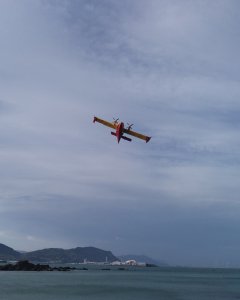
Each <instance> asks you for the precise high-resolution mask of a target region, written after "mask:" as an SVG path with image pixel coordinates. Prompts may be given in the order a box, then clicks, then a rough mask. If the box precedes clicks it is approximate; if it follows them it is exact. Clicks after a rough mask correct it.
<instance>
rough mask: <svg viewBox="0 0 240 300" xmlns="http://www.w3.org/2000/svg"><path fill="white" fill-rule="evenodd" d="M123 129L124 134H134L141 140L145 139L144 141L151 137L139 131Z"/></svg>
mask: <svg viewBox="0 0 240 300" xmlns="http://www.w3.org/2000/svg"><path fill="white" fill-rule="evenodd" d="M123 131H124V132H125V133H126V134H130V135H132V136H135V137H137V138H139V139H141V140H144V141H146V143H147V142H149V141H150V139H151V137H149V136H146V135H144V134H141V133H138V132H136V131H133V130H128V129H124V130H123Z"/></svg>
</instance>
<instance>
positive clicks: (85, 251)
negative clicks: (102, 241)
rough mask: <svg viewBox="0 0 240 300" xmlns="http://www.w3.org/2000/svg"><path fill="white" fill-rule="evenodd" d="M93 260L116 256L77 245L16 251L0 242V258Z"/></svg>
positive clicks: (109, 252) (57, 260) (59, 260)
mask: <svg viewBox="0 0 240 300" xmlns="http://www.w3.org/2000/svg"><path fill="white" fill-rule="evenodd" d="M85 259H86V260H87V261H93V262H105V261H106V260H107V261H108V262H112V261H115V260H117V258H116V257H115V256H114V255H113V254H112V252H111V251H105V250H101V249H98V248H95V247H77V248H73V249H68V250H64V249H61V248H49V249H42V250H37V251H31V252H23V251H21V252H18V251H16V250H14V249H12V248H10V247H8V246H6V245H4V244H0V260H29V261H35V262H50V261H55V262H59V263H79V262H83V261H84V260H85Z"/></svg>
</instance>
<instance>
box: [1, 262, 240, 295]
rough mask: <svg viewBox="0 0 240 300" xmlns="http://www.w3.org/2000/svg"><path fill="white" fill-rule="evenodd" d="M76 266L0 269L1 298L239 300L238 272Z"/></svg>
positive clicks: (198, 269) (230, 270) (239, 274)
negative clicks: (44, 269)
mask: <svg viewBox="0 0 240 300" xmlns="http://www.w3.org/2000/svg"><path fill="white" fill-rule="evenodd" d="M78 268H79V269H77V270H72V271H67V272H60V271H51V272H45V271H43V272H32V271H0V299H1V300H63V299H67V300H76V299H78V300H81V299H82V300H85V299H87V300H101V299H104V300H110V299H111V300H118V299H119V300H120V299H121V300H130V299H131V300H132V299H138V300H141V299H144V300H146V299H148V300H150V299H156V300H161V299H162V300H168V299H169V300H215V299H216V300H231V299H240V269H208V268H202V269H200V268H182V267H181V268H180V267H177V268H175V267H164V268H160V267H151V268H147V267H129V268H117V267H107V266H104V267H99V266H98V267H94V266H89V267H87V266H85V269H84V268H82V267H78Z"/></svg>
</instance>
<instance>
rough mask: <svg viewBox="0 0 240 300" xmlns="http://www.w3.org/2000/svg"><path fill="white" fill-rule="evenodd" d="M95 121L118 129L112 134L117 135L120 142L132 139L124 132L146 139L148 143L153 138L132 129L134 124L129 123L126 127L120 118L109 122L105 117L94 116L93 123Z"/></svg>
mask: <svg viewBox="0 0 240 300" xmlns="http://www.w3.org/2000/svg"><path fill="white" fill-rule="evenodd" d="M95 122H98V123H101V124H103V125H105V126H108V127H110V128H113V129H115V130H116V131H115V132H113V131H111V134H112V135H115V136H116V137H117V142H118V143H119V142H120V140H121V139H124V140H126V141H129V142H131V141H132V139H130V138H129V137H126V136H124V133H126V134H129V135H132V136H135V137H137V138H139V139H141V140H144V141H146V143H147V142H149V141H150V139H151V137H149V136H146V135H143V134H141V133H138V132H135V131H132V126H133V124H131V125H129V126H128V127H127V128H124V123H123V122H118V119H117V120H114V122H108V121H105V120H103V119H100V118H97V117H94V118H93V123H95Z"/></svg>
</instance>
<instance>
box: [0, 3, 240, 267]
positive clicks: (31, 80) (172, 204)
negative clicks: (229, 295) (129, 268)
mask: <svg viewBox="0 0 240 300" xmlns="http://www.w3.org/2000/svg"><path fill="white" fill-rule="evenodd" d="M239 9H240V3H239V1H237V0H236V1H234V0H201V1H198V0H194V1H191V0H183V1H177V0H176V1H175V0H171V1H169V0H122V1H117V0H101V1H99V0H79V1H78V0H69V1H67V0H58V1H57V0H32V1H30V0H22V1H18V0H0V49H1V51H0V195H1V197H0V242H1V243H4V244H7V245H8V246H10V247H13V248H14V249H19V250H36V249H40V248H47V247H62V248H71V247H77V246H95V247H99V248H102V249H106V250H111V251H112V252H113V253H114V254H115V255H121V254H132V253H135V254H146V255H149V256H151V257H153V258H156V259H160V260H163V261H165V262H167V263H169V264H173V265H189V266H192V265H197V266H240V256H239V253H240V238H239V229H240V199H239V195H240V169H239V165H240V157H239V148H240V140H239V137H240V135H239V129H240V118H239V114H240V85H239V80H240V71H239V70H240V60H239V52H240V20H239ZM94 115H96V116H98V117H101V118H104V119H106V120H109V121H112V119H113V117H115V118H120V119H121V120H122V121H124V122H125V123H127V122H129V123H134V130H136V131H139V132H142V133H144V134H147V135H150V136H152V140H151V141H150V142H149V143H148V144H146V143H144V142H143V141H141V140H137V139H135V140H133V141H132V143H129V142H127V141H121V142H120V144H117V142H116V140H115V138H114V137H113V136H111V134H110V131H111V130H110V129H109V128H107V127H104V126H102V125H101V124H93V123H92V119H93V116H94Z"/></svg>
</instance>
